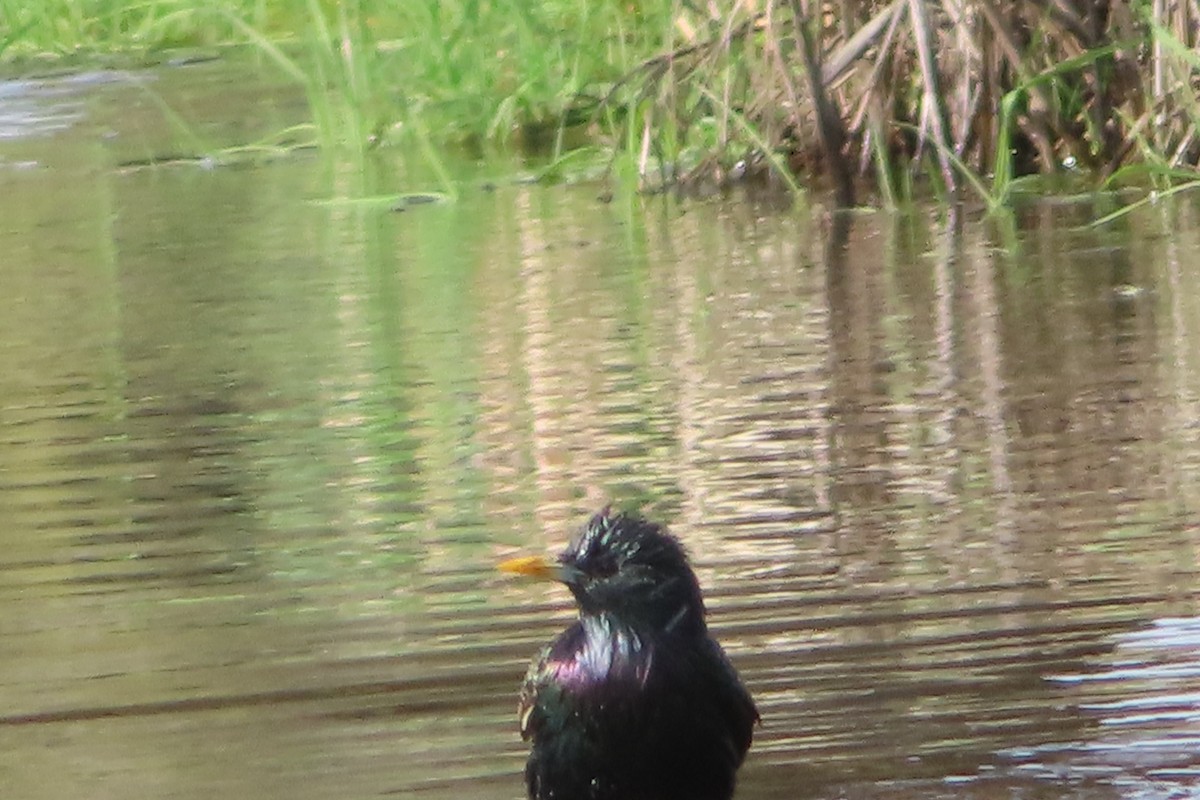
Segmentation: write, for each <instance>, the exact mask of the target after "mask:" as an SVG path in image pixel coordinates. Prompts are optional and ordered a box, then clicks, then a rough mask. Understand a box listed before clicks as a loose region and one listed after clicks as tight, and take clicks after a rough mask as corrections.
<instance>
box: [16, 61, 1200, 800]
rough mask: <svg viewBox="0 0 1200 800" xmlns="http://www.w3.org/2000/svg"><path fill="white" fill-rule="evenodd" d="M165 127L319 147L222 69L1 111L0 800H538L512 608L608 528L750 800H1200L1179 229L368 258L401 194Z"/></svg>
mask: <svg viewBox="0 0 1200 800" xmlns="http://www.w3.org/2000/svg"><path fill="white" fill-rule="evenodd" d="M148 82H149V84H150V86H151V87H152V88H153V91H152V92H150V91H149V90H148V89H147V83H148ZM164 105H166V106H167V107H170V108H172V109H174V110H175V111H176V112H177V115H178V117H179V119H182V120H184V121H187V122H188V123H189V124H190V125H192V126H193V133H194V132H195V131H197V130H199V131H201V132H202V133H203V134H204V136H205V137H206V138H207V140H208V141H210V142H215V143H216V145H223V144H231V143H236V142H238V141H245V140H246V139H248V138H251V137H253V136H258V135H261V134H262V133H263V132H269V131H271V130H273V129H278V128H282V127H284V126H285V125H287V124H291V122H292V121H295V119H296V118H297V117H298V114H299V113H300V112H301V111H302V107H300V106H299V105H298V104H297V97H296V96H295V94H294V93H293V92H291V91H290V90H288V89H286V87H279V86H274V85H272V84H271V83H270V82H269V81H268V80H267V79H265V78H264V79H262V80H257V79H256V80H254V81H248V80H245V79H244V78H239V79H238V80H237V81H234V80H233V79H232V78H231V70H230V66H229V65H228V64H223V63H219V62H218V63H215V64H202V65H195V66H188V67H176V68H167V69H162V70H159V71H156V72H152V73H140V74H136V75H131V74H126V73H116V72H96V73H85V74H83V75H75V76H59V77H51V78H42V79H37V80H30V81H26V82H24V83H21V84H7V88H6V89H5V90H4V91H2V92H0V110H2V113H0V119H2V120H4V127H3V139H2V140H0V181H2V182H3V187H4V188H3V191H2V192H0V252H2V253H3V254H4V256H3V258H2V259H0V376H3V378H2V379H0V488H2V491H0V519H2V520H3V525H0V544H2V547H0V648H2V652H3V654H4V656H3V658H0V785H2V786H3V787H4V796H5V797H14V798H18V797H19V798H28V800H42V799H43V798H45V799H46V800H49V799H50V798H55V799H57V798H63V797H88V798H109V797H112V798H129V797H155V798H197V799H199V798H211V797H255V798H293V799H296V800H303V799H304V798H328V797H376V796H420V797H430V798H463V797H472V798H505V799H512V798H518V797H520V796H522V792H523V789H522V786H521V781H520V768H521V763H522V761H523V757H524V755H523V754H524V748H523V745H522V744H521V742H520V741H519V740H518V738H517V735H516V732H515V719H514V711H515V692H516V686H517V684H518V682H519V680H520V678H521V675H522V674H523V671H524V666H525V662H526V661H527V659H528V658H529V657H530V656H531V655H532V654H533V653H534V651H535V650H536V649H537V647H538V645H539V643H540V642H542V641H544V640H546V639H548V638H549V637H550V636H552V635H553V634H554V632H555V631H556V630H557V629H559V628H561V627H562V626H563V625H564V624H565V622H566V621H567V620H568V619H569V617H570V614H571V610H570V606H569V603H568V598H567V597H566V595H565V592H560V591H555V590H553V589H548V588H543V587H540V586H537V587H533V586H528V585H523V584H519V583H512V582H508V581H504V580H501V579H499V578H498V577H497V576H496V575H495V574H494V573H493V571H492V564H493V563H494V562H495V561H496V560H497V559H498V558H500V557H502V556H505V555H508V554H511V553H513V552H515V551H517V550H519V549H523V550H538V549H542V548H553V547H555V546H557V545H558V544H560V543H561V542H562V541H563V540H564V539H565V538H566V536H568V535H569V533H570V532H571V530H572V529H573V527H574V526H575V525H577V524H579V523H580V522H582V521H583V519H584V518H585V517H586V515H587V514H588V513H589V511H591V510H593V509H594V508H595V507H596V506H597V505H598V504H600V503H602V502H604V501H605V500H607V499H613V500H616V501H618V502H620V503H623V504H637V505H640V506H641V507H642V508H643V509H645V510H646V511H647V513H650V514H653V515H655V516H658V517H661V518H662V519H665V520H668V521H669V522H670V523H671V525H672V527H673V530H674V531H675V532H676V533H677V534H678V535H679V536H680V537H682V538H683V539H684V540H685V541H686V542H687V544H688V546H689V547H690V549H691V551H692V553H693V556H694V560H695V562H696V565H697V567H698V571H699V573H700V575H701V580H702V582H703V584H704V586H705V587H706V590H707V593H708V597H709V605H710V608H711V612H712V625H713V628H714V629H715V630H716V631H717V633H718V635H719V636H720V638H721V639H722V640H723V641H724V642H725V643H726V646H727V649H728V650H729V651H730V653H731V656H732V657H733V659H734V660H735V662H736V663H737V665H738V666H739V668H740V669H741V671H742V673H743V675H744V677H745V679H746V681H747V683H748V684H749V685H750V687H751V689H752V691H753V692H754V694H755V696H756V698H757V700H758V702H759V705H760V709H761V711H762V716H763V723H762V726H761V728H760V729H759V731H758V732H757V736H756V742H755V746H754V748H753V750H752V751H751V755H750V757H749V760H748V762H747V764H746V767H745V768H744V770H743V775H742V781H741V788H740V791H739V797H740V798H743V800H754V799H755V798H760V799H763V800H765V799H766V798H793V797H804V798H807V797H813V798H838V797H845V798H855V797H863V798H876V797H889V798H894V797H900V798H912V799H914V800H931V799H932V798H963V797H968V798H988V799H989V800H990V798H1061V797H1071V798H1074V797H1079V798H1083V797H1088V798H1118V797H1135V798H1179V797H1191V796H1200V788H1198V787H1200V755H1198V753H1200V613H1198V610H1197V591H1196V579H1197V572H1198V571H1200V568H1198V566H1197V558H1198V552H1200V529H1198V527H1197V524H1196V513H1197V510H1198V507H1200V423H1198V420H1200V299H1198V298H1200V269H1198V268H1197V265H1198V264H1200V212H1198V210H1197V208H1196V207H1195V206H1194V205H1191V204H1189V203H1187V202H1176V203H1166V204H1162V205H1158V206H1153V207H1147V208H1144V209H1142V210H1141V211H1139V212H1138V213H1136V214H1133V215H1131V216H1129V217H1126V218H1124V219H1123V220H1122V221H1120V222H1118V223H1115V224H1113V225H1109V226H1106V227H1102V228H1093V227H1088V226H1087V225H1086V223H1087V222H1089V221H1090V220H1092V219H1095V218H1097V217H1099V216H1101V215H1102V214H1104V213H1107V212H1108V211H1110V210H1112V208H1113V207H1114V206H1113V202H1114V201H1113V200H1112V199H1111V198H1109V199H1103V198H1102V199H1092V200H1086V201H1072V202H1065V201H1058V202H1042V203H1032V202H1031V203H1026V204H1024V205H1023V206H1022V208H1021V210H1020V211H1019V213H1018V214H1017V215H1016V217H1015V218H1014V219H1013V220H1012V221H1011V224H1008V223H1006V222H1004V221H1001V222H988V221H984V220H980V219H978V218H977V217H972V216H971V215H970V214H969V213H967V214H964V215H963V218H962V219H960V220H957V221H953V220H952V221H947V220H944V219H941V218H939V217H938V215H937V214H936V213H932V212H931V213H929V214H914V215H911V216H908V217H890V216H885V215H880V214H858V215H854V216H851V217H847V218H845V219H841V220H831V219H830V218H829V217H828V216H827V215H825V214H823V213H822V212H821V211H820V210H819V209H815V208H808V207H804V206H802V207H800V208H797V209H795V210H792V211H788V212H785V213H780V212H779V211H778V210H777V209H774V208H770V207H766V206H763V205H759V204H756V203H753V202H744V201H733V202H707V203H687V204H675V203H671V202H666V201H660V200H650V201H635V202H632V203H625V202H621V201H617V202H614V203H612V204H607V205H606V204H602V203H599V202H597V200H596V199H595V195H596V193H597V192H596V190H594V189H589V188H571V189H562V188H552V189H547V188H538V187H532V186H526V185H522V184H510V183H501V185H500V186H499V188H498V189H496V190H495V191H487V190H484V189H483V188H481V187H482V185H483V184H484V182H485V181H490V180H492V179H494V177H495V176H496V174H504V172H505V170H509V171H511V170H512V169H513V168H512V166H511V165H507V166H505V167H504V168H503V169H500V168H496V167H494V166H492V165H486V164H485V165H478V164H462V165H454V166H453V169H454V170H455V174H456V175H457V176H458V178H459V179H460V180H461V183H460V184H459V188H460V190H461V196H460V198H459V199H458V201H457V202H454V203H450V204H445V205H425V206H419V207H413V208H409V209H408V210H407V211H405V212H403V213H394V212H387V211H383V210H381V209H380V208H379V207H376V206H371V205H368V204H358V203H353V202H349V201H350V200H353V199H355V198H358V197H362V196H364V195H370V194H374V193H382V192H394V191H416V190H426V189H430V188H439V187H438V186H437V185H431V184H430V183H428V182H427V181H426V179H425V178H424V177H423V176H424V174H425V173H424V170H423V167H422V166H421V164H420V163H419V161H418V162H407V161H404V160H403V159H402V158H401V157H400V156H397V155H393V156H388V157H387V158H386V159H384V160H380V161H365V162H358V161H353V160H348V161H340V160H338V159H337V158H321V157H319V156H317V155H314V154H308V155H298V156H294V157H291V158H286V159H281V160H274V161H269V162H264V163H259V164H239V165H236V166H220V165H218V164H216V163H214V162H211V161H210V162H198V163H191V162H188V161H186V160H180V159H178V158H175V157H177V156H180V155H188V154H189V153H190V152H191V151H189V150H188V148H189V147H193V146H194V145H195V139H194V138H186V137H184V138H181V137H180V134H179V132H178V130H177V128H176V127H175V126H173V125H172V124H168V123H167V122H165V121H164V117H163V110H162V109H163V107H164ZM214 146H215V145H214ZM164 154H165V155H170V156H172V157H173V158H172V160H171V163H167V164H161V165H158V166H147V165H146V162H147V161H154V160H155V159H156V158H158V157H160V156H162V155H164Z"/></svg>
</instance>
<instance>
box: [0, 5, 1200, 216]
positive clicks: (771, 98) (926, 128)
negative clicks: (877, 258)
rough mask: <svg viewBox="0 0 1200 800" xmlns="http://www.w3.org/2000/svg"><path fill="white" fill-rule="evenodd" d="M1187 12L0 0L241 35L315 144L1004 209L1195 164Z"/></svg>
mask: <svg viewBox="0 0 1200 800" xmlns="http://www.w3.org/2000/svg"><path fill="white" fill-rule="evenodd" d="M1195 23H1196V19H1195V16H1194V11H1193V9H1192V4H1191V3H1190V2H1187V0H1131V1H1130V2H1094V1H1093V0H1062V2H1057V3H1046V2H1043V1H1041V0H1013V2H1005V3H996V2H991V0H974V1H972V0H966V2H948V0H887V1H885V0H842V1H841V2H836V3H834V2H825V3H818V2H816V0H778V2H769V0H752V1H751V2H745V3H722V4H719V8H718V4H712V3H698V2H695V0H662V2H659V3H632V2H628V1H627V0H625V1H622V0H536V1H535V2H528V1H527V0H490V1H489V0H444V1H443V0H404V2H394V1H391V0H342V1H341V2H336V1H335V0H273V1H272V2H267V0H221V2H201V1H200V0H141V1H140V2H122V0H43V1H42V2H39V3H30V2H27V0H0V55H3V56H4V57H7V58H10V59H12V58H16V57H26V56H30V55H33V54H44V53H52V54H59V55H65V54H75V53H80V52H83V53H93V54H97V53H112V52H130V51H132V52H137V53H153V52H156V51H161V50H162V49H164V48H169V47H195V46H216V45H223V44H235V43H242V44H250V45H252V46H253V47H256V48H258V49H259V50H260V51H262V52H263V53H264V54H266V55H267V56H269V59H270V60H271V61H272V62H273V63H274V64H276V65H277V66H278V67H279V68H281V69H283V70H284V71H285V73H286V74H288V75H290V76H292V77H293V78H294V79H295V80H296V81H297V83H298V84H300V85H301V86H303V87H304V89H305V91H306V92H307V95H308V98H309V101H310V105H311V108H312V116H313V124H314V131H315V134H314V136H313V137H312V138H313V140H314V141H316V142H318V143H320V144H321V145H323V146H326V147H347V146H349V147H354V148H364V147H371V146H379V145H386V144H388V143H392V142H397V141H403V142H405V143H406V144H409V145H411V144H412V143H413V142H414V141H415V142H416V143H417V144H418V145H419V147H420V148H422V149H423V150H424V151H425V152H427V153H432V152H435V151H436V149H437V148H439V147H443V146H446V145H448V144H454V143H458V144H466V145H469V146H472V147H476V148H479V147H484V146H491V145H500V146H514V145H519V146H522V147H528V148H533V149H538V150H543V151H547V152H549V153H550V154H551V155H552V156H553V157H554V158H553V161H554V164H555V165H556V166H555V167H553V168H551V169H549V170H547V171H546V173H545V177H547V178H551V177H553V178H563V177H570V175H564V167H565V165H572V166H573V167H574V168H578V169H580V171H581V174H582V173H586V174H593V173H594V172H595V168H596V167H597V165H598V166H599V168H600V169H601V170H602V171H603V172H605V173H607V174H608V175H610V176H612V177H614V178H615V179H616V180H617V182H618V183H620V184H623V185H630V184H632V185H637V186H639V187H640V188H642V189H655V188H660V187H665V186H681V187H683V188H690V189H694V190H697V191H704V190H706V189H710V188H719V187H720V186H722V185H724V184H725V183H727V182H730V181H732V180H738V179H742V178H743V177H744V176H755V175H757V176H773V177H774V178H775V179H781V180H782V182H784V183H787V184H789V185H794V184H793V180H794V178H793V176H794V175H797V174H798V175H802V176H805V180H806V181H808V180H810V179H817V180H818V181H819V182H820V183H821V184H822V185H827V186H832V188H833V189H834V190H835V191H836V192H837V194H838V196H839V198H840V200H841V201H842V202H844V203H850V202H853V201H854V199H855V198H856V196H857V195H858V194H860V193H861V187H860V184H861V182H862V179H863V178H866V179H868V180H870V181H873V183H874V186H875V187H876V192H877V194H878V196H879V197H880V198H881V199H882V201H883V202H885V203H887V204H892V203H896V202H899V201H901V200H903V198H904V197H905V196H906V195H907V194H909V193H910V192H911V191H913V189H912V187H913V186H914V185H915V183H914V178H921V179H923V180H924V183H925V184H926V185H931V186H933V187H934V189H935V190H936V191H938V192H947V191H951V190H955V189H957V188H958V187H960V186H963V187H967V188H969V189H970V190H972V191H973V192H975V193H977V194H978V195H980V196H981V197H982V199H983V200H985V202H987V204H988V205H989V206H993V207H995V206H999V205H1002V204H1004V203H1006V202H1007V201H1008V199H1009V198H1010V196H1011V195H1012V193H1013V192H1014V191H1016V190H1019V189H1022V187H1023V186H1027V185H1029V184H1030V177H1029V176H1041V180H1040V181H1039V182H1038V187H1039V188H1040V187H1041V186H1042V185H1047V182H1046V180H1045V179H1046V178H1049V177H1052V176H1060V177H1061V176H1063V175H1068V176H1070V175H1075V176H1083V177H1082V180H1084V181H1085V182H1087V183H1088V184H1090V185H1091V186H1093V187H1105V186H1114V185H1119V184H1122V183H1124V182H1136V183H1138V184H1141V185H1145V184H1146V183H1147V182H1149V183H1151V184H1153V185H1156V186H1158V187H1159V188H1165V187H1166V186H1168V185H1176V184H1178V183H1179V182H1180V178H1181V176H1182V177H1183V178H1184V179H1189V180H1190V178H1191V177H1192V172H1193V170H1194V167H1195V165H1196V163H1197V161H1198V160H1200V139H1198V138H1197V130H1198V129H1200V126H1198V125H1197V123H1198V122H1200V102H1197V100H1196V95H1195V92H1194V90H1193V89H1192V86H1193V84H1194V82H1195V79H1196V76H1197V73H1198V72H1200V54H1198V53H1197V50H1196V48H1195V45H1196V38H1197V35H1196V32H1195V31H1196V24H1195ZM581 148H582V149H581ZM576 151H578V153H577V156H576V157H573V158H564V157H565V156H567V155H568V154H570V153H572V152H576ZM579 154H587V157H582V155H579ZM818 176H820V177H818Z"/></svg>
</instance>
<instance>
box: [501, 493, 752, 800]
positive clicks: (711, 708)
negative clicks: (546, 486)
mask: <svg viewBox="0 0 1200 800" xmlns="http://www.w3.org/2000/svg"><path fill="white" fill-rule="evenodd" d="M560 562H561V563H562V564H563V565H565V566H567V567H570V568H571V570H572V572H571V574H572V575H574V576H575V577H574V579H572V580H569V581H568V582H567V583H568V586H569V587H570V588H571V590H572V592H573V593H574V594H575V596H576V599H577V600H578V601H579V604H580V619H579V620H578V621H577V622H575V623H574V624H572V625H571V626H570V627H569V628H567V630H566V631H564V632H563V633H562V634H560V635H559V636H558V637H557V638H556V639H555V640H554V641H553V642H552V643H551V644H550V645H549V646H548V647H547V648H545V650H543V652H542V654H541V656H540V657H539V658H538V659H537V660H535V661H534V663H533V665H532V666H531V667H530V669H529V672H528V674H527V676H526V679H525V684H524V686H523V687H522V690H521V701H520V724H521V735H522V736H523V737H524V738H526V739H529V740H532V751H531V753H530V756H529V761H528V764H527V765H526V771H525V775H526V782H527V785H528V790H529V797H530V798H532V800H728V798H730V797H731V796H732V795H733V788H734V778H735V775H736V772H737V769H738V767H739V766H740V764H741V763H742V759H743V758H744V756H745V754H746V751H747V749H748V748H749V747H750V741H751V737H752V733H753V726H754V723H755V722H756V721H757V719H758V713H757V711H756V710H755V707H754V703H753V701H752V700H751V698H750V695H749V693H748V692H747V691H746V689H745V687H744V686H743V685H742V683H741V681H740V680H739V679H738V676H737V673H736V671H735V670H734V668H733V665H732V664H730V662H729V659H728V658H727V657H726V656H725V653H724V651H722V650H721V647H720V646H719V645H718V644H717V643H716V642H715V641H714V640H713V639H712V638H710V637H709V635H708V632H707V626H706V624H705V621H704V606H703V602H702V601H701V599H700V591H699V586H698V584H697V582H696V579H695V575H694V573H692V571H691V568H690V567H689V566H688V564H687V560H686V556H685V555H684V552H683V549H682V547H680V546H679V544H678V542H676V541H675V540H674V539H673V538H671V537H669V536H668V535H667V534H666V533H665V532H664V531H662V529H661V528H659V527H658V526H656V525H653V524H652V523H649V522H646V521H645V520H642V519H641V518H638V517H634V516H630V515H613V514H610V513H608V512H607V511H605V512H601V514H598V515H597V516H596V517H594V518H593V519H592V521H591V522H590V523H589V524H588V526H587V528H585V529H584V532H583V533H582V534H581V536H579V537H577V538H576V540H575V541H574V542H572V544H571V546H570V547H569V548H568V549H567V551H566V552H565V553H564V554H563V556H562V557H561V558H560Z"/></svg>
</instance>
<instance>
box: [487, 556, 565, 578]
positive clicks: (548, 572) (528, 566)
mask: <svg viewBox="0 0 1200 800" xmlns="http://www.w3.org/2000/svg"><path fill="white" fill-rule="evenodd" d="M496 569H498V570H500V571H501V572H511V573H513V574H514V575H528V576H529V577H531V578H537V579H538V580H543V581H561V580H562V579H563V568H562V565H561V564H555V563H554V562H552V561H547V560H546V559H545V558H543V557H542V556H521V557H520V558H510V559H508V560H507V561H501V562H500V563H499V564H497V565H496Z"/></svg>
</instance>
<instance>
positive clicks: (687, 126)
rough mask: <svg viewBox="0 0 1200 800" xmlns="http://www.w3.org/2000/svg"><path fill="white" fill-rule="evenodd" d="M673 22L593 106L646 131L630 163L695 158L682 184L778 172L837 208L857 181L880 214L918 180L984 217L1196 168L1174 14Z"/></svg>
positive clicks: (1073, 1) (1192, 11)
mask: <svg viewBox="0 0 1200 800" xmlns="http://www.w3.org/2000/svg"><path fill="white" fill-rule="evenodd" d="M673 14H674V16H675V20H676V24H675V25H674V26H673V27H672V29H671V30H672V33H673V35H674V37H675V38H674V41H673V42H671V43H670V44H669V45H668V46H667V48H666V49H665V50H664V51H663V52H661V53H659V54H657V55H655V56H653V57H650V58H647V59H645V60H644V61H643V62H642V63H641V64H640V65H639V66H638V67H637V68H636V69H635V70H633V71H632V72H631V73H630V74H629V75H627V76H626V77H625V79H624V80H623V81H622V82H620V84H619V88H620V91H618V92H615V93H614V94H613V95H612V96H611V97H609V98H607V102H608V103H610V104H611V105H613V106H614V107H616V108H619V109H622V110H623V111H625V112H628V113H626V115H625V116H624V124H625V125H628V126H631V127H632V128H635V129H639V130H643V131H648V132H651V133H649V134H648V135H647V137H645V141H644V142H642V143H641V144H640V145H639V147H640V148H641V153H642V154H643V155H645V156H647V159H646V161H647V163H649V160H650V159H649V158H648V156H650V155H651V154H652V153H653V152H654V151H655V150H656V149H657V150H658V151H661V152H662V153H663V154H664V155H670V154H671V153H680V152H686V151H687V149H688V148H687V145H688V144H690V143H698V144H700V145H701V146H709V149H708V150H707V153H708V155H707V157H706V159H704V160H701V161H700V162H697V163H695V164H692V165H690V166H688V165H685V166H687V168H685V169H684V170H683V171H682V172H678V173H677V174H679V175H681V176H682V178H683V179H684V180H691V181H697V180H711V179H712V178H713V176H716V178H717V179H720V178H721V176H722V175H723V174H726V173H727V170H728V169H729V168H730V166H731V165H740V167H741V168H746V166H747V165H750V167H753V165H754V164H758V165H759V166H760V168H761V169H762V170H763V171H765V172H774V173H777V174H778V173H780V172H783V171H784V170H781V169H780V168H779V165H780V164H781V162H782V163H785V164H786V171H791V172H799V173H805V174H808V175H812V176H820V177H821V178H822V179H825V180H828V181H829V182H830V184H831V186H832V188H833V189H834V190H835V191H836V192H837V194H838V196H839V198H840V199H841V201H842V202H845V203H849V202H852V200H853V198H854V196H855V190H856V188H857V186H858V184H859V183H860V182H861V181H860V180H859V179H860V178H871V179H873V180H874V181H875V183H876V186H877V187H878V191H879V193H880V195H881V196H882V197H884V198H892V199H893V200H894V199H895V198H896V197H897V195H898V194H900V193H903V191H904V187H905V186H911V185H912V182H911V178H912V176H914V175H916V176H920V175H925V176H928V177H929V178H930V179H931V180H932V184H933V185H934V187H937V188H940V190H943V191H954V190H956V189H957V188H958V187H959V186H961V185H966V186H969V187H973V189H974V190H975V191H977V192H979V193H980V194H982V195H983V196H984V198H985V199H986V200H987V201H988V202H989V203H990V204H998V203H1003V202H1004V200H1005V199H1006V197H1007V196H1008V194H1009V193H1010V192H1011V191H1012V189H1013V187H1014V186H1015V185H1018V184H1017V180H1018V179H1019V178H1021V177H1022V176H1029V175H1043V176H1051V175H1055V174H1061V173H1064V172H1067V171H1070V172H1072V173H1075V174H1077V175H1086V176H1088V177H1089V179H1093V180H1095V181H1097V182H1099V183H1102V182H1105V181H1111V180H1121V179H1126V178H1127V179H1133V178H1134V177H1137V178H1139V179H1146V178H1147V177H1149V178H1150V179H1152V180H1156V181H1160V182H1169V181H1172V180H1177V179H1178V177H1179V176H1180V175H1181V174H1191V171H1192V170H1194V169H1195V167H1196V164H1197V161H1198V160H1200V141H1198V140H1197V131H1198V125H1197V122H1200V113H1198V111H1200V102H1198V101H1197V99H1196V98H1197V95H1196V91H1195V85H1196V80H1197V76H1198V70H1200V57H1198V55H1197V51H1196V43H1197V41H1196V40H1197V30H1198V23H1200V11H1198V10H1197V8H1196V7H1195V5H1194V3H1192V2H1189V1H1188V0H1131V1H1130V2H1117V1H1116V0H1114V1H1113V2H1103V0H1100V1H1097V0H1059V1H1058V2H1055V3H1046V2H1042V0H1011V1H1010V2H1004V3H997V2H990V1H989V0H977V1H976V2H971V0H940V1H939V0H840V1H839V2H824V3H819V2H815V0H778V1H776V2H772V1H771V0H746V1H745V2H739V3H735V4H733V5H732V7H730V8H728V9H727V10H724V11H721V12H718V13H709V12H708V11H707V10H706V9H703V8H700V7H698V6H697V5H694V4H692V3H678V4H676V6H675V7H674V10H673ZM751 132H754V133H753V134H751ZM763 142H765V143H766V146H765V147H764V146H762V144H761V143H763ZM681 145H682V146H681ZM1181 170H1182V171H1183V172H1182V173H1181Z"/></svg>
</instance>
